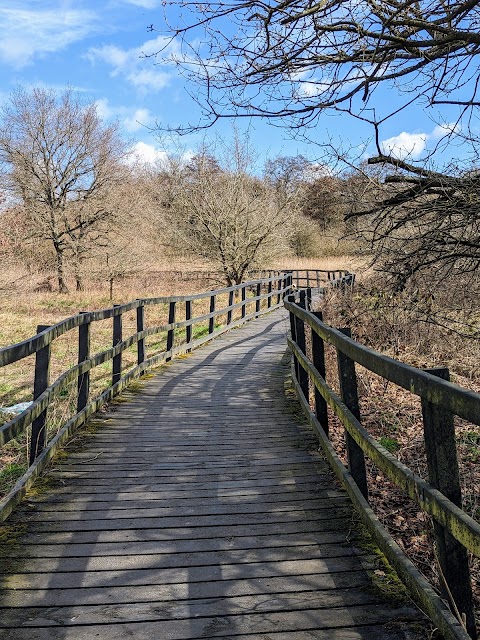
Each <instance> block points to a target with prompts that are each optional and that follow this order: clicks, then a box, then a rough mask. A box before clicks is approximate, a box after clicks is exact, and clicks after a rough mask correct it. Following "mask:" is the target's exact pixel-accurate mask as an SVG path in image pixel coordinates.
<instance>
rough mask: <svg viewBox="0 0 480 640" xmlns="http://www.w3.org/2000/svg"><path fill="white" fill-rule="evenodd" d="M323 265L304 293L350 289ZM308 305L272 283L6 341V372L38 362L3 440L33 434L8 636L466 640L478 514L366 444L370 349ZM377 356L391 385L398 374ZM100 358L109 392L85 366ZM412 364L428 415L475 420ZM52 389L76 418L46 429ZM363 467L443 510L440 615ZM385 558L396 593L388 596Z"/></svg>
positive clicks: (11, 562) (12, 534) (460, 395)
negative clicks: (340, 432)
mask: <svg viewBox="0 0 480 640" xmlns="http://www.w3.org/2000/svg"><path fill="white" fill-rule="evenodd" d="M324 275H325V282H319V280H318V279H319V272H315V273H314V274H312V273H309V274H308V277H309V284H312V278H313V284H315V285H319V286H318V287H316V293H321V291H322V289H323V287H325V286H329V282H330V283H332V282H333V283H334V284H335V285H337V286H351V284H352V282H353V278H352V277H350V278H348V279H347V281H346V283H345V281H344V280H343V278H344V277H345V276H348V275H349V274H345V273H339V274H333V273H332V274H328V275H327V274H324ZM294 277H295V278H296V281H297V282H298V283H299V289H300V290H301V289H302V282H301V275H299V274H298V273H296V274H294ZM313 293H314V294H315V291H314V292H313ZM311 296H312V290H311V289H307V291H302V290H301V291H300V294H298V292H297V293H294V290H293V289H292V274H291V273H290V272H282V273H278V274H277V273H275V274H270V275H269V276H268V277H266V278H262V279H261V280H256V281H252V282H249V283H243V284H242V285H238V286H235V287H229V288H228V289H223V290H218V291H211V292H206V293H204V294H196V295H194V296H189V297H175V298H161V299H160V298H159V299H155V300H151V299H150V300H137V301H135V302H132V303H130V304H129V305H123V306H117V307H113V308H112V309H108V310H104V311H101V312H91V313H86V314H79V315H78V316H73V317H72V318H69V319H67V320H65V321H64V322H63V323H60V324H59V325H55V326H54V327H43V326H40V327H39V333H38V334H37V335H36V336H34V337H33V338H32V339H30V340H27V341H24V342H23V343H19V344H18V345H12V346H11V347H7V348H5V349H3V350H1V351H0V364H2V365H4V366H7V365H11V364H13V363H15V362H17V361H20V360H22V359H23V358H28V357H30V356H31V355H32V354H36V366H35V371H36V373H35V385H34V386H35V389H34V402H33V404H31V405H30V406H29V407H27V408H26V409H25V410H24V411H23V412H22V413H20V414H19V415H18V416H16V417H14V418H13V419H12V420H10V422H8V423H6V424H5V425H4V426H3V427H1V428H0V433H1V437H2V444H5V445H6V446H8V443H9V442H11V441H12V440H15V439H17V440H18V439H20V438H21V435H22V434H24V433H27V434H28V440H29V452H30V465H29V467H28V469H27V470H26V473H25V475H24V476H23V477H22V478H21V479H20V480H19V481H18V482H17V484H16V485H15V486H14V487H13V488H12V489H11V491H10V492H9V493H8V495H7V496H6V497H5V498H4V499H3V500H2V502H1V504H0V508H1V514H2V518H3V520H4V523H3V527H2V538H1V540H2V556H1V569H2V579H1V583H0V598H1V601H0V637H1V638H5V639H8V640H43V639H44V638H45V639H47V638H48V639H54V640H57V639H69V640H70V639H72V640H73V639H75V640H87V639H88V640H90V639H92V638H99V639H102V640H103V639H105V640H114V639H115V640H117V639H122V638H134V639H135V640H147V639H148V640H150V639H160V640H162V639H165V640H182V639H185V640H186V639H200V638H223V639H227V638H230V639H232V640H233V639H234V638H235V639H241V640H253V639H254V638H255V639H260V640H287V639H288V640H307V639H308V640H311V639H317V640H327V639H328V640H330V639H333V640H336V639H339V640H340V639H342V640H357V639H360V638H365V639H369V640H370V639H372V640H376V639H385V640H400V639H417V638H418V639H419V638H427V637H430V635H431V634H432V631H433V629H434V628H436V629H439V630H441V633H442V635H443V637H445V638H457V639H463V640H466V639H468V638H469V637H474V636H475V629H474V626H473V627H472V622H471V615H472V611H473V609H472V595H471V594H472V592H471V589H470V583H469V579H468V574H465V573H461V572H462V571H464V570H467V571H468V567H466V569H465V567H464V566H463V565H462V562H463V560H462V558H463V555H462V554H464V555H465V554H466V553H467V551H466V550H468V551H470V552H473V553H478V545H479V540H480V536H479V529H478V523H476V522H475V521H473V520H472V519H471V518H469V517H468V516H467V515H466V514H465V513H464V512H463V511H462V510H461V509H460V507H458V506H456V505H455V503H454V502H453V501H452V499H451V497H449V496H445V495H444V494H443V493H441V491H440V490H439V489H438V488H436V487H435V486H433V485H432V484H429V483H428V482H427V481H424V480H422V479H419V478H417V477H415V476H414V474H413V473H412V472H410V471H409V470H408V469H406V468H404V469H401V471H402V473H403V475H402V474H401V473H400V471H399V469H398V467H399V463H398V462H397V461H396V460H395V459H394V457H393V456H391V455H390V454H388V452H385V451H384V450H383V451H382V448H381V447H380V445H378V444H377V443H375V442H374V441H373V442H372V441H371V439H369V436H368V434H363V433H361V429H362V427H361V425H360V423H359V417H360V416H359V411H358V406H357V405H355V402H356V398H355V385H354V379H355V367H354V362H355V360H356V361H357V362H359V361H360V362H361V363H362V366H366V365H367V364H368V363H367V362H366V361H365V359H366V357H367V356H366V355H365V353H367V352H368V350H366V351H365V352H362V351H361V349H362V347H359V346H356V345H357V343H354V342H353V340H351V339H350V338H348V336H345V333H342V332H339V331H336V330H334V329H331V328H329V327H327V325H324V323H323V322H322V321H321V318H320V316H319V314H318V313H316V314H315V313H312V312H311V311H309V299H310V298H311ZM180 309H182V310H183V311H182V314H181V315H182V317H181V318H180ZM286 309H287V310H288V312H287V310H286ZM152 310H155V313H156V317H154V315H155V314H154V313H151V312H152ZM159 310H160V311H162V312H163V313H164V314H165V318H164V319H163V318H162V316H161V313H159ZM129 313H130V315H131V317H132V318H134V321H133V320H132V322H131V325H132V326H133V325H134V326H133V329H132V331H133V333H132V334H131V335H130V336H128V337H125V333H126V329H127V327H129V326H130V325H129V323H128V317H129V316H128V314H129ZM167 316H168V317H167ZM109 319H110V322H112V323H113V327H112V333H113V343H112V346H110V347H109V348H108V349H103V350H102V351H99V352H98V353H96V354H95V355H91V351H92V340H93V334H92V326H93V325H94V324H95V323H96V322H102V321H105V320H109ZM122 320H123V322H122ZM165 320H166V322H165ZM159 321H160V324H159ZM73 331H75V332H76V335H77V337H78V359H77V360H78V361H77V363H76V364H74V365H73V366H71V367H70V368H69V369H67V370H66V371H63V372H62V373H61V374H60V375H59V376H58V377H57V378H56V379H55V381H54V382H51V380H50V377H51V376H50V372H51V367H52V362H51V359H52V353H53V349H52V347H53V343H54V341H55V340H57V339H61V336H63V335H65V334H68V333H69V332H70V333H71V332H73ZM287 342H288V344H289V350H288V351H287ZM325 342H329V343H330V344H333V345H334V346H335V347H336V348H337V349H338V352H339V354H340V355H339V375H340V382H341V397H339V396H337V395H336V394H335V392H334V391H333V390H332V389H330V388H327V385H326V382H325V370H324V369H325V359H324V351H323V343H325ZM352 345H353V346H352ZM355 349H360V352H358V353H357V352H356V351H355ZM363 349H364V348H363ZM132 351H133V352H134V357H133V356H132V357H130V359H129V357H128V354H129V353H130V356H131V354H132ZM370 353H371V352H370ZM292 354H293V363H291V355H292ZM367 355H368V354H367ZM379 357H380V358H382V356H379ZM387 361H388V359H383V360H380V361H379V362H382V363H383V364H382V366H383V375H385V376H386V377H387V379H391V378H392V377H398V376H400V374H399V373H398V371H396V370H395V371H394V372H393V373H392V371H391V370H390V369H389V367H388V366H387V365H389V366H390V364H391V363H390V362H387ZM106 362H111V363H112V364H111V370H110V372H109V374H108V375H109V376H111V379H109V381H108V385H107V386H106V388H105V389H101V388H100V386H99V385H98V383H97V382H96V381H95V380H94V377H93V375H91V374H92V373H93V371H94V369H95V368H96V367H101V366H102V365H103V363H106ZM375 362H377V361H375ZM392 362H395V361H392ZM370 364H371V363H370ZM291 365H292V366H291ZM400 365H401V363H400ZM373 366H375V367H377V366H380V365H377V364H374V365H373ZM392 366H394V365H392ZM401 366H403V367H405V366H406V365H401ZM352 367H353V370H352ZM409 369H410V368H409ZM402 371H403V370H402ZM412 371H413V372H416V373H412ZM412 371H410V370H409V371H408V372H407V373H408V374H409V376H410V378H409V382H408V384H410V385H412V384H413V386H414V389H413V392H416V393H419V394H423V395H422V398H423V399H424V400H425V402H427V403H430V404H429V405H428V406H429V407H430V409H431V411H430V414H431V415H430V418H431V420H430V422H432V423H435V422H436V421H435V415H436V413H435V412H436V410H437V409H438V406H439V405H438V402H439V401H438V397H440V395H441V394H439V393H438V389H439V388H440V389H445V387H442V385H445V384H447V385H450V386H449V387H448V391H449V398H450V399H449V400H448V401H445V402H446V403H447V404H448V403H450V404H449V405H448V407H445V406H444V405H445V402H444V401H443V399H442V400H441V401H440V402H441V403H443V404H442V407H441V409H442V410H443V411H450V412H454V413H456V414H457V415H461V416H462V417H464V418H465V419H470V420H472V419H476V420H477V421H478V414H477V415H476V417H475V411H476V410H477V409H478V407H479V406H480V405H479V404H478V402H479V398H478V396H476V394H471V393H470V392H465V391H463V390H459V388H458V387H455V385H451V383H447V382H445V381H443V380H441V379H440V378H438V377H437V376H435V375H433V374H431V373H424V372H421V371H418V370H412ZM404 373H405V372H404ZM405 375H406V373H405ZM412 375H413V376H414V377H413V378H412ZM415 376H416V377H415ZM424 376H427V378H426V379H425V378H424ZM138 378H140V380H139V381H138V382H134V383H133V384H130V386H128V384H129V383H132V381H135V380H136V379H138ZM412 380H413V383H412ZM342 381H343V382H342ZM402 382H405V381H404V380H400V379H398V380H397V379H396V383H397V384H400V383H402ZM422 384H423V386H422ZM62 389H68V390H70V396H68V395H67V394H66V393H65V392H64V394H63V396H64V400H65V401H66V402H67V403H69V406H70V411H71V414H72V415H71V416H70V417H68V419H66V420H63V422H62V424H61V425H58V424H57V425H56V426H55V427H54V428H53V427H52V426H51V423H52V418H51V416H49V412H51V409H52V407H53V406H54V403H55V401H56V398H58V397H59V396H60V397H62ZM432 389H433V390H432ZM452 389H453V390H452ZM120 392H122V393H121V395H119V394H120ZM295 392H296V394H297V396H298V398H299V399H300V404H299V403H298V402H297V401H295V400H294V399H293V398H292V395H293V394H294V393H295ZM72 397H73V400H72ZM452 398H453V399H452ZM106 402H108V404H107V405H106V404H105V403H106ZM475 403H477V404H475ZM302 409H303V411H302ZM438 411H440V409H438ZM438 411H437V413H438ZM333 415H336V416H337V417H340V419H342V421H343V423H344V424H345V425H346V434H347V445H348V446H347V450H348V454H349V465H348V468H347V467H345V466H344V465H343V464H342V463H341V462H340V460H339V458H338V456H337V454H336V453H335V451H334V450H333V448H332V446H331V444H330V441H329V439H328V421H329V420H331V419H332V416H333ZM426 420H427V422H428V418H427V419H426ZM477 424H478V422H477ZM357 432H359V433H361V436H362V438H363V440H362V438H361V437H360V436H359V435H358V433H357ZM365 455H367V456H370V457H372V458H373V459H374V461H375V463H376V464H378V465H379V467H380V468H382V469H383V470H385V469H387V471H386V473H390V475H391V476H392V477H394V478H395V479H396V480H397V482H398V483H399V486H401V487H402V488H403V489H404V490H405V491H406V492H407V493H411V494H412V495H413V494H416V497H417V500H418V501H419V505H420V508H423V509H425V511H426V512H428V513H431V514H432V515H433V516H434V517H435V518H436V522H437V523H438V528H439V535H443V536H444V538H443V539H444V541H445V540H446V544H447V549H448V550H449V554H450V555H452V554H454V555H455V556H456V558H455V562H456V564H455V567H454V573H455V574H456V578H454V579H453V580H451V581H450V582H449V583H448V584H449V586H448V591H449V592H450V594H451V596H452V600H453V603H450V606H448V602H447V600H446V598H445V597H444V594H443V593H437V592H436V591H435V590H434V588H433V587H432V586H431V585H429V584H428V583H427V582H426V580H425V578H423V576H422V575H421V574H420V572H419V571H418V570H417V569H416V568H415V567H414V566H413V565H412V564H411V563H410V561H409V560H408V559H407V558H406V557H405V556H404V555H403V554H402V552H401V551H400V549H399V548H398V547H397V546H396V544H395V543H394V542H393V540H391V538H389V536H388V534H387V533H386V531H385V530H384V529H383V528H382V527H381V525H380V523H379V522H378V520H377V519H376V517H375V515H374V514H373V513H372V512H371V509H370V507H369V504H368V486H367V482H366V476H365V472H364V466H363V467H362V461H363V465H364V456H365ZM382 456H383V457H382ZM385 460H386V461H387V462H385ZM400 466H401V465H400ZM41 474H43V475H41ZM409 474H410V475H409ZM412 487H416V488H415V489H413V488H412ZM432 505H433V506H432ZM367 530H368V532H369V534H367ZM370 536H372V537H370ZM372 540H373V541H374V542H372ZM378 547H379V548H380V549H381V553H380V552H379V550H378ZM383 554H384V555H385V556H386V557H388V559H389V561H390V563H391V564H392V565H393V566H394V567H395V569H396V571H397V572H398V574H399V575H400V577H401V579H402V580H403V582H404V583H405V584H406V592H407V593H408V594H409V595H407V596H406V595H405V590H403V589H401V588H400V587H399V586H398V588H397V587H395V588H392V584H391V578H390V576H389V571H390V568H389V567H388V566H387V565H385V564H384V555H383ZM467 564H468V563H467ZM462 567H463V568H462ZM449 568H450V565H448V567H447V568H446V569H445V572H446V574H447V577H448V575H449V574H448V571H449ZM459 576H460V578H459ZM467 579H468V586H466V581H467ZM458 583H461V585H463V587H462V588H459V587H458ZM395 584H396V583H395ZM462 589H463V590H462ZM415 603H416V604H415ZM459 607H460V608H461V612H460V616H456V614H457V613H459V611H458V609H459ZM473 624H474V623H473ZM437 637H438V636H437Z"/></svg>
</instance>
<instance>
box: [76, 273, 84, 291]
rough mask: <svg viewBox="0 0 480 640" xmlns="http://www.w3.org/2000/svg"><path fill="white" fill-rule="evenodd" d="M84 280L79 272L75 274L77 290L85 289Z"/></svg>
mask: <svg viewBox="0 0 480 640" xmlns="http://www.w3.org/2000/svg"><path fill="white" fill-rule="evenodd" d="M83 289H84V287H83V280H82V276H81V275H80V274H79V273H76V274H75V291H83Z"/></svg>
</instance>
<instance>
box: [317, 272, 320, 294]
mask: <svg viewBox="0 0 480 640" xmlns="http://www.w3.org/2000/svg"><path fill="white" fill-rule="evenodd" d="M316 273H317V289H320V276H319V274H318V269H317V272H316Z"/></svg>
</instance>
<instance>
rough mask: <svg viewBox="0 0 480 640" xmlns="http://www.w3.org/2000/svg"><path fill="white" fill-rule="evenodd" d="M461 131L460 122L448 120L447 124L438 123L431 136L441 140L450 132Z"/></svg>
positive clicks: (433, 138)
mask: <svg viewBox="0 0 480 640" xmlns="http://www.w3.org/2000/svg"><path fill="white" fill-rule="evenodd" d="M459 131H460V125H459V123H455V122H446V123H445V124H438V125H437V126H436V127H435V129H434V130H433V131H432V133H431V134H430V138H431V139H432V140H440V139H441V138H443V136H447V135H448V134H450V133H458V132H459Z"/></svg>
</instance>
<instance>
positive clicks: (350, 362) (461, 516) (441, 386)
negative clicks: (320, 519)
mask: <svg viewBox="0 0 480 640" xmlns="http://www.w3.org/2000/svg"><path fill="white" fill-rule="evenodd" d="M308 306H309V305H308V296H307V294H306V292H305V291H300V292H297V293H296V294H295V295H289V296H287V297H286V299H285V307H286V309H287V310H288V311H289V313H290V328H291V337H290V338H289V339H288V345H289V347H290V350H291V352H292V362H293V364H292V373H293V379H294V385H295V389H296V391H297V395H298V397H299V400H300V403H301V405H302V408H303V410H304V412H305V414H306V415H307V417H308V419H309V422H310V424H311V425H312V427H313V428H314V430H315V432H316V434H317V436H318V438H319V441H320V444H321V446H322V448H323V450H324V452H325V454H326V457H327V459H328V460H329V462H330V464H331V465H332V467H333V469H334V471H335V472H336V474H337V476H338V478H339V479H340V481H341V482H342V484H343V485H344V487H345V488H346V490H347V492H348V493H349V495H350V497H351V498H352V501H353V503H354V505H355V507H356V509H357V511H358V512H359V514H360V517H361V519H362V521H363V523H364V524H365V526H366V527H367V528H368V530H369V532H370V533H371V534H372V536H373V537H374V539H375V540H376V542H377V544H378V545H379V547H380V549H381V550H382V551H383V553H384V554H385V556H386V557H387V559H388V560H389V562H390V563H391V564H392V566H394V568H395V569H396V571H397V573H398V574H399V576H400V577H401V579H402V580H403V581H404V582H405V584H406V585H407V586H408V587H409V589H410V591H411V593H412V594H413V595H414V596H415V597H416V599H417V601H418V602H419V604H420V606H421V607H422V608H423V610H424V611H426V613H428V614H429V616H430V617H431V619H432V620H433V621H434V623H435V624H436V626H437V627H438V629H439V630H440V632H441V633H442V634H443V636H444V637H445V638H447V639H450V638H452V639H453V638H456V639H459V638H463V639H464V640H465V639H467V638H469V637H470V638H476V637H477V632H476V628H475V616H474V607H473V596H472V589H471V581H470V575H469V568H468V555H467V550H468V551H470V552H471V553H472V554H474V555H476V556H480V524H479V523H478V522H477V521H476V520H474V519H473V518H471V517H470V516H469V515H468V514H467V513H466V512H465V511H464V510H463V509H462V508H461V492H460V483H459V477H458V463H457V458H456V441H455V430H454V423H453V416H454V415H457V416H459V417H461V418H464V419H465V420H467V421H469V422H471V423H473V424H475V425H480V394H478V393H474V392H472V391H468V390H466V389H462V388H461V387H459V386H457V385H455V384H452V383H451V382H449V381H448V380H445V379H442V378H441V377H439V376H442V377H448V372H447V371H446V370H443V369H442V370H431V371H430V372H428V371H422V370H420V369H416V368H415V367H411V366H409V365H406V364H404V363H402V362H399V361H397V360H394V359H393V358H389V357H387V356H384V355H382V354H380V353H378V352H376V351H374V350H372V349H369V348H367V347H365V346H363V345H361V344H359V343H358V342H355V341H354V340H352V338H351V337H350V331H349V329H334V328H332V327H330V326H328V325H327V324H325V323H324V322H323V320H322V314H321V312H312V311H310V310H309V309H308ZM308 337H309V340H308ZM307 342H308V343H309V344H311V348H309V349H307V348H306V345H307ZM325 343H328V344H330V345H332V346H333V347H334V348H335V349H336V354H337V367H338V377H339V385H340V395H338V394H337V393H335V391H334V390H333V389H332V388H331V387H330V386H329V385H328V384H327V382H326V377H327V372H326V360H325ZM356 363H357V364H360V365H361V366H363V367H365V368H366V369H368V370H369V371H372V372H373V373H376V374H378V375H379V376H381V377H383V378H384V379H386V380H389V381H390V382H393V383H395V384H396V385H398V386H400V387H402V388H404V389H407V390H408V391H410V392H411V393H412V394H414V395H416V396H418V397H419V398H420V399H421V402H422V413H423V421H424V432H425V445H426V456H427V462H428V470H429V482H427V481H425V480H423V479H422V478H420V477H419V476H418V475H416V474H415V473H414V472H413V471H412V470H411V469H409V468H408V467H407V466H406V465H404V464H402V463H401V462H400V461H399V460H397V458H396V457H395V456H394V455H392V454H391V453H390V452H389V451H387V450H386V449H385V448H384V447H383V446H382V445H381V444H380V443H379V442H377V441H376V440H375V439H374V438H373V437H372V436H371V435H370V434H369V433H368V431H367V430H366V429H365V428H364V427H363V426H362V424H361V415H360V408H359V401H358V392H357V380H356V372H355V364H356ZM310 392H312V394H311V393H310ZM311 395H312V401H311ZM327 407H329V408H330V409H331V411H332V412H333V413H334V414H335V415H336V416H337V418H338V419H339V420H340V422H341V423H342V424H343V426H344V428H345V438H346V451H347V459H348V467H345V465H344V464H343V462H342V461H341V460H340V458H339V456H338V455H337V453H336V452H335V450H334V449H333V447H332V445H331V443H330V440H329V437H328V412H327ZM365 456H366V457H368V458H369V459H370V460H371V461H372V462H373V464H374V465H375V466H376V467H378V468H379V469H380V470H381V471H382V472H383V473H384V474H385V476H386V477H387V478H388V479H389V480H390V481H391V482H392V483H394V484H395V485H396V486H397V487H398V488H400V489H401V490H403V491H404V492H405V493H406V494H408V496H409V497H410V498H411V499H413V500H414V501H415V502H416V503H417V504H418V505H419V507H420V508H421V509H422V510H423V511H424V512H425V513H427V514H429V515H430V516H432V517H433V519H434V532H435V543H436V554H437V557H438V563H439V573H440V575H441V578H442V590H441V597H440V596H439V595H438V594H437V593H436V592H435V590H434V589H433V588H432V586H431V585H430V584H429V583H428V582H427V581H426V579H425V578H424V577H423V576H422V574H420V572H419V571H418V570H417V569H416V568H415V566H414V565H413V564H412V563H411V562H410V560H409V559H408V558H407V556H406V555H405V554H404V553H403V552H402V551H401V549H400V547H398V545H397V544H396V543H395V542H394V541H393V539H392V538H391V536H390V535H389V534H388V532H387V531H386V530H385V529H384V527H383V526H382V525H381V524H380V522H379V520H378V519H377V518H376V516H375V514H374V512H373V511H372V509H371V507H370V505H369V502H368V480H367V473H366V466H365ZM444 599H447V600H448V601H450V605H451V608H452V611H454V612H455V614H456V617H454V616H453V615H452V613H451V612H450V610H449V609H448V608H447V607H446V606H445V604H444Z"/></svg>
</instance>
